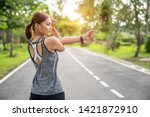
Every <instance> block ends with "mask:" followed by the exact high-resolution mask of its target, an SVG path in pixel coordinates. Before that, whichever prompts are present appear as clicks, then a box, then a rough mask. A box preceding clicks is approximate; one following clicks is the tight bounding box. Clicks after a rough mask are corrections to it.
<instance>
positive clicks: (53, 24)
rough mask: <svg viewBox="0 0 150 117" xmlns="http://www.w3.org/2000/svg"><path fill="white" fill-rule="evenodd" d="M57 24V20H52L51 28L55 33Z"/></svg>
mask: <svg viewBox="0 0 150 117" xmlns="http://www.w3.org/2000/svg"><path fill="white" fill-rule="evenodd" d="M55 24H56V20H55V19H54V18H51V26H50V31H51V32H52V33H53V32H54V30H55Z"/></svg>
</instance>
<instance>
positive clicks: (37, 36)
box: [32, 34, 43, 41]
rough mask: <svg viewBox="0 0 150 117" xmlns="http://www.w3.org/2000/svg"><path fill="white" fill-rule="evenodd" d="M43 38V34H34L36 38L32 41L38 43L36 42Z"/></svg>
mask: <svg viewBox="0 0 150 117" xmlns="http://www.w3.org/2000/svg"><path fill="white" fill-rule="evenodd" d="M41 37H43V35H41V34H34V36H33V38H32V41H36V40H38V39H39V38H41Z"/></svg>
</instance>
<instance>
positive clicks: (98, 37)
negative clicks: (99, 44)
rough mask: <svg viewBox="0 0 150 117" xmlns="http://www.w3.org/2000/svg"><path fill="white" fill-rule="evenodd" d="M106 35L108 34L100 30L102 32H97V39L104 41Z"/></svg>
mask: <svg viewBox="0 0 150 117" xmlns="http://www.w3.org/2000/svg"><path fill="white" fill-rule="evenodd" d="M105 36H106V33H104V32H100V33H97V34H96V35H95V38H96V39H97V40H102V41H104V40H105Z"/></svg>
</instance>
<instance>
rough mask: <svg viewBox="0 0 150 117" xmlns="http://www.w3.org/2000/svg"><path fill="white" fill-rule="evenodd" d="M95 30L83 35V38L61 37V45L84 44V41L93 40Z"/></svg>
mask: <svg viewBox="0 0 150 117" xmlns="http://www.w3.org/2000/svg"><path fill="white" fill-rule="evenodd" d="M94 33H95V30H90V31H88V32H87V33H86V34H85V35H83V36H76V37H62V38H61V40H60V41H61V43H62V44H64V45H65V44H72V43H77V42H81V43H84V41H90V40H93V36H94Z"/></svg>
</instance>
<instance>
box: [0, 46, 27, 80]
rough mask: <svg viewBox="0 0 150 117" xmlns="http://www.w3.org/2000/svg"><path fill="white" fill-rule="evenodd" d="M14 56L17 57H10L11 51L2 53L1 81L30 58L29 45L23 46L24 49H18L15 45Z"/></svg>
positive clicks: (0, 63) (0, 56) (0, 52)
mask: <svg viewBox="0 0 150 117" xmlns="http://www.w3.org/2000/svg"><path fill="white" fill-rule="evenodd" d="M14 55H15V57H8V56H9V51H3V52H2V51H0V79H1V78H2V77H4V76H5V75H6V74H7V73H8V72H10V71H11V70H12V69H14V68H16V67H17V66H18V65H20V64H21V63H22V62H24V61H25V60H27V59H28V58H29V54H28V52H27V45H26V44H22V48H18V47H17V45H15V46H14Z"/></svg>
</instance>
